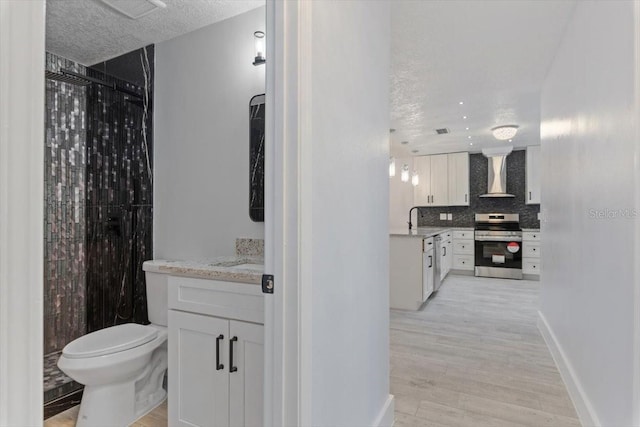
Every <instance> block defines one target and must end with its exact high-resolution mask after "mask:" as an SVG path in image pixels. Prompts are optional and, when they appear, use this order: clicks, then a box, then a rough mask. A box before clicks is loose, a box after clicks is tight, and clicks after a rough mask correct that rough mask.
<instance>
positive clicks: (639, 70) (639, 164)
mask: <svg viewBox="0 0 640 427" xmlns="http://www.w3.org/2000/svg"><path fill="white" fill-rule="evenodd" d="M633 15H634V24H633V25H634V34H635V37H634V43H635V46H634V48H635V70H634V75H635V78H634V82H635V88H634V90H635V117H636V119H635V122H634V123H633V125H634V127H635V140H636V141H640V2H638V1H635V2H633ZM635 148H636V150H635V153H634V156H635V167H634V175H635V177H634V178H635V179H634V181H635V207H636V212H640V146H638V144H636V147H635ZM634 223H635V230H634V232H635V254H636V259H638V255H640V222H639V221H634ZM634 267H635V271H634V279H635V280H634V284H635V288H634V289H635V290H634V301H635V304H634V322H633V323H634V325H635V328H634V336H633V354H634V357H633V360H634V361H635V364H634V367H633V370H634V372H633V403H634V404H633V414H632V422H633V425H634V426H640V263H639V262H636V263H635V265H634Z"/></svg>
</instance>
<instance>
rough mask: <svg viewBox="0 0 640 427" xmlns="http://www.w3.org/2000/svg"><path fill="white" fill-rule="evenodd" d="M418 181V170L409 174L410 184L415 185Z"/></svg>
mask: <svg viewBox="0 0 640 427" xmlns="http://www.w3.org/2000/svg"><path fill="white" fill-rule="evenodd" d="M419 182H420V177H419V176H418V172H416V171H413V174H412V175H411V185H413V186H414V187H416V186H417V185H418V183H419Z"/></svg>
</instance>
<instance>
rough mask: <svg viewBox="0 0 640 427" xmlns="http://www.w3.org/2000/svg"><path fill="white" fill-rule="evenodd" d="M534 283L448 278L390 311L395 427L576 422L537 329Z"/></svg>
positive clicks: (565, 425)
mask: <svg viewBox="0 0 640 427" xmlns="http://www.w3.org/2000/svg"><path fill="white" fill-rule="evenodd" d="M538 287H539V282H533V281H528V280H504V279H487V278H476V277H468V276H453V275H452V276H449V277H447V278H446V279H445V281H444V283H443V285H442V287H441V288H440V290H439V291H438V293H437V294H436V295H434V297H432V298H431V299H430V300H429V301H428V302H427V305H426V306H425V307H424V308H423V310H422V311H418V312H406V311H399V310H392V311H391V393H392V394H394V395H395V408H396V414H395V415H396V422H395V426H396V427H407V426H429V427H443V426H457V427H460V426H473V427H480V426H491V427H502V426H505V427H506V426H509V427H517V426H532V427H533V426H535V427H542V426H549V427H572V426H580V422H579V421H578V419H577V415H576V412H575V409H574V407H573V404H572V402H571V400H570V398H569V395H568V394H567V391H566V388H565V386H564V383H563V382H562V380H561V378H560V374H559V373H558V370H557V368H556V366H555V363H554V362H553V359H552V358H551V354H550V353H549V350H548V349H547V347H546V344H545V342H544V340H543V339H542V336H541V335H540V333H539V332H538V328H537V325H536V322H537V318H538V317H537V307H538Z"/></svg>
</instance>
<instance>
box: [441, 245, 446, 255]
mask: <svg viewBox="0 0 640 427" xmlns="http://www.w3.org/2000/svg"><path fill="white" fill-rule="evenodd" d="M442 250H443V251H444V253H443V254H442V256H447V247H446V246H445V247H443V248H442Z"/></svg>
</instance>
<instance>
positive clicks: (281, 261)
mask: <svg viewBox="0 0 640 427" xmlns="http://www.w3.org/2000/svg"><path fill="white" fill-rule="evenodd" d="M312 7H313V2H308V1H301V0H292V1H286V2H280V1H267V12H266V19H267V22H266V29H267V31H266V33H267V63H266V65H267V69H266V129H265V137H266V141H267V143H266V152H265V153H266V156H265V271H266V272H268V273H271V274H273V275H274V276H275V289H274V293H273V294H272V295H269V294H267V295H265V387H264V390H265V394H264V396H265V400H264V405H265V406H264V415H265V423H264V425H265V426H267V427H279V426H306V425H311V421H312V418H311V387H310V385H311V372H312V371H311V365H312V354H311V332H312V331H311V313H312V311H311V310H312V304H311V289H310V283H311V280H309V279H310V277H309V275H310V274H311V261H312V252H311V246H310V245H309V242H310V241H311V231H312V229H311V221H312V209H311V197H310V195H311V194H312V191H311V190H312V189H311V185H312V184H311V183H312V181H311V178H312V175H311V173H312V170H311V166H312V162H311V147H310V144H309V141H310V136H311V99H312V98H311V95H312V94H311V70H312V62H311V55H310V52H311V33H312V27H311V24H312V20H311V12H312Z"/></svg>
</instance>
